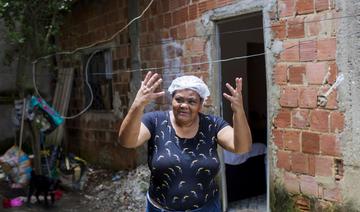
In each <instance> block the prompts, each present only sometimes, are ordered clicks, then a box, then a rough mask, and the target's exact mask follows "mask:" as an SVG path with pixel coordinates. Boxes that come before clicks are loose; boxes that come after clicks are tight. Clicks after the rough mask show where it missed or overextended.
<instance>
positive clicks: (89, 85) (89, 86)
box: [61, 51, 100, 119]
mask: <svg viewBox="0 0 360 212" xmlns="http://www.w3.org/2000/svg"><path fill="white" fill-rule="evenodd" d="M98 52H100V51H94V52H93V53H92V54H91V55H90V56H89V58H88V59H87V61H86V66H85V83H86V85H87V87H88V89H89V92H90V101H89V104H88V105H87V106H86V107H85V108H84V109H83V110H82V111H80V112H79V113H78V114H76V115H73V116H61V117H62V118H64V119H74V118H76V117H78V116H81V115H82V114H83V113H85V112H86V111H87V110H88V109H89V108H90V107H91V105H92V103H93V101H94V93H93V91H92V88H91V84H90V83H89V76H88V72H89V64H90V61H91V59H92V58H93V57H94V55H95V54H96V53H98Z"/></svg>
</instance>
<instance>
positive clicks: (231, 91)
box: [225, 83, 236, 96]
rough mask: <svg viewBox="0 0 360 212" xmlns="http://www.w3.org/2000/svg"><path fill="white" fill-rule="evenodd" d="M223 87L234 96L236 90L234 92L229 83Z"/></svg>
mask: <svg viewBox="0 0 360 212" xmlns="http://www.w3.org/2000/svg"><path fill="white" fill-rule="evenodd" d="M225 85H226V87H227V88H228V89H229V91H230V93H231V95H233V96H234V95H235V93H236V90H235V89H234V88H233V87H232V86H231V85H230V84H229V83H226V84H225Z"/></svg>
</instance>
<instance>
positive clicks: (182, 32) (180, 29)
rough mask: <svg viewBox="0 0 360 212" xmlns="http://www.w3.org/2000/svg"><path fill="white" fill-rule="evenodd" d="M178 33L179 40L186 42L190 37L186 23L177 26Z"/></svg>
mask: <svg viewBox="0 0 360 212" xmlns="http://www.w3.org/2000/svg"><path fill="white" fill-rule="evenodd" d="M177 32H178V34H177V35H178V39H180V40H184V39H185V38H186V37H187V36H188V34H187V29H186V25H185V23H184V24H180V25H178V26H177Z"/></svg>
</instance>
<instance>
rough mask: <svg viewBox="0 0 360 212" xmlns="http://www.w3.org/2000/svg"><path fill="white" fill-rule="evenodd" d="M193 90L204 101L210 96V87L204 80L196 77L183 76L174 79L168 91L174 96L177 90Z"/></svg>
mask: <svg viewBox="0 0 360 212" xmlns="http://www.w3.org/2000/svg"><path fill="white" fill-rule="evenodd" d="M184 89H191V90H193V91H195V92H196V93H198V94H199V96H200V97H201V98H202V99H206V97H208V96H209V95H210V91H209V88H208V86H207V85H206V84H205V83H204V81H202V79H200V78H198V77H196V76H190V75H188V76H182V77H178V78H176V79H174V80H173V81H172V82H171V85H170V87H169V88H168V91H169V92H170V94H171V95H172V94H173V93H174V92H175V91H177V90H184Z"/></svg>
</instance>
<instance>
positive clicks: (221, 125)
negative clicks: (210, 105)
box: [212, 116, 229, 133]
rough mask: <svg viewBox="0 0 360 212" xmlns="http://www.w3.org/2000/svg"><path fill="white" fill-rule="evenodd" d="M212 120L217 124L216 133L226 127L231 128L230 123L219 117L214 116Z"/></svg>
mask: <svg viewBox="0 0 360 212" xmlns="http://www.w3.org/2000/svg"><path fill="white" fill-rule="evenodd" d="M212 119H213V121H214V123H215V129H216V133H218V132H219V131H220V130H222V129H223V128H224V127H226V126H229V123H227V122H226V121H225V120H224V119H223V118H221V117H218V116H212Z"/></svg>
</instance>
